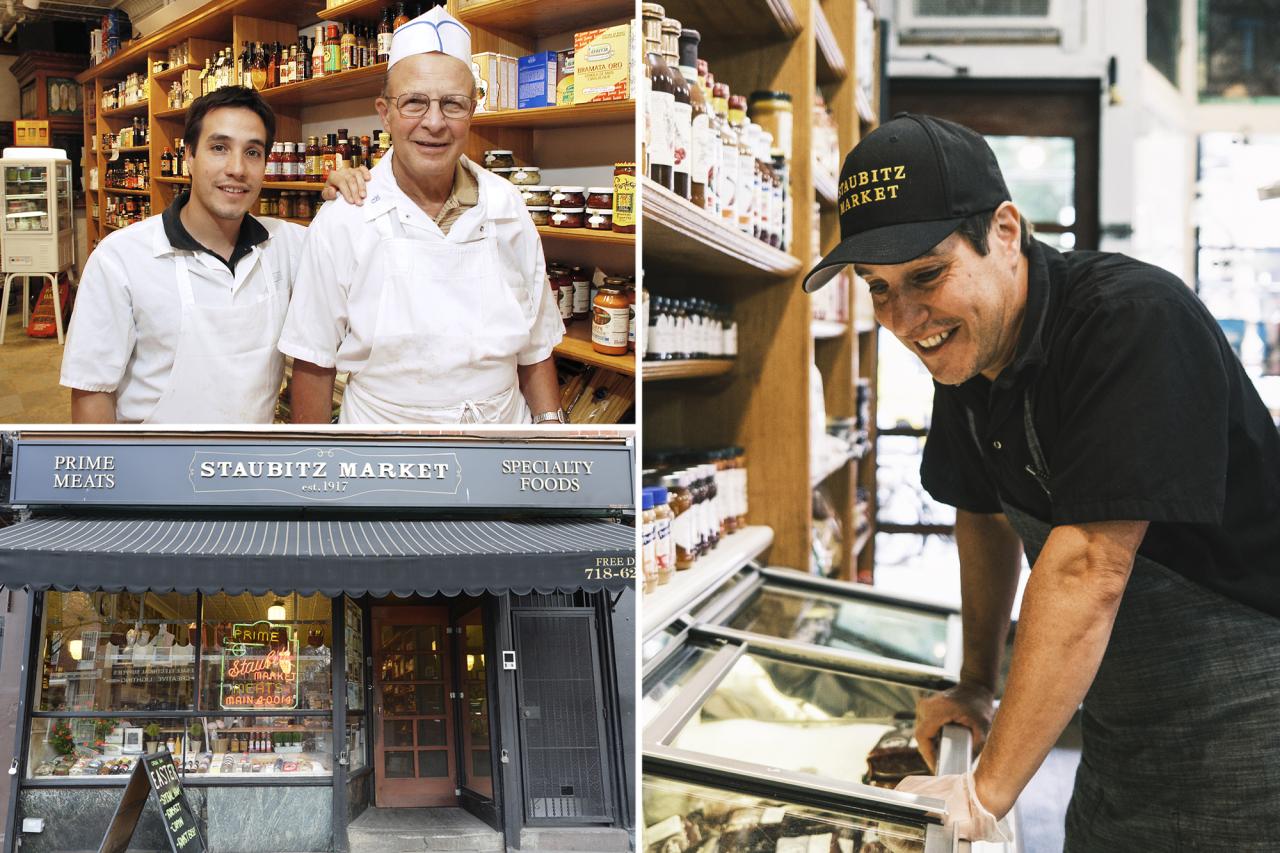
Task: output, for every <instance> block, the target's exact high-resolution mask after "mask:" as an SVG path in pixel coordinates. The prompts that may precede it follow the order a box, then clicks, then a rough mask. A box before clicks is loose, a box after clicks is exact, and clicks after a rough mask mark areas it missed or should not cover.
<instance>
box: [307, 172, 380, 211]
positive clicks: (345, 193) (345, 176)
mask: <svg viewBox="0 0 1280 853" xmlns="http://www.w3.org/2000/svg"><path fill="white" fill-rule="evenodd" d="M371 180H373V175H372V173H370V171H369V170H368V169H366V168H365V167H364V166H357V167H356V168H354V169H334V170H333V171H332V172H330V173H329V178H328V180H326V181H325V182H324V189H323V190H321V191H320V197H321V198H322V199H324V200H325V201H333V200H334V199H335V198H337V197H338V196H339V195H341V196H342V198H343V199H344V200H345V201H347V203H349V204H354V205H355V206H356V207H360V206H361V205H363V204H364V197H365V195H366V194H367V193H366V190H365V185H366V184H368V183H369V181H371Z"/></svg>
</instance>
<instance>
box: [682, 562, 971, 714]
mask: <svg viewBox="0 0 1280 853" xmlns="http://www.w3.org/2000/svg"><path fill="white" fill-rule="evenodd" d="M697 621H698V622H699V623H700V624H701V625H703V626H704V627H707V628H708V629H710V630H713V631H714V632H715V633H716V634H717V635H718V636H722V637H726V638H729V637H736V638H742V639H751V640H752V641H753V642H754V643H755V644H756V645H759V646H769V647H771V648H773V649H775V650H777V651H779V652H785V651H788V650H796V649H797V648H798V647H803V649H804V650H805V652H806V654H807V655H808V656H809V657H810V658H811V659H823V660H829V661H833V662H837V663H839V662H844V663H847V664H849V665H852V666H855V667H860V668H862V669H864V670H867V669H869V670H872V671H875V670H882V671H885V672H888V673H892V674H893V675H894V677H897V678H901V677H903V676H907V677H909V678H910V679H911V680H912V681H914V682H916V683H919V684H922V685H925V686H929V687H934V688H938V689H940V688H943V687H948V686H950V685H951V684H954V683H955V682H956V681H958V680H959V676H960V664H961V660H962V657H963V651H964V650H963V644H962V641H961V630H962V626H961V620H960V613H959V611H958V610H955V609H952V608H949V607H946V606H943V605H939V604H935V603H931V602H925V601H915V600H910V599H906V598H903V597H900V596H893V595H888V594H886V593H883V592H880V591H878V590H875V589H872V588H871V587H868V586H865V585H861V584H850V583H843V582H841V581H833V580H828V579H826V578H817V577H813V576H812V575H807V574H804V573H801V572H796V571H790V570H785V569H773V568H766V569H758V568H754V567H747V568H745V569H743V570H742V571H741V572H739V573H738V574H737V575H735V576H734V577H733V578H732V579H730V582H726V583H725V584H724V585H723V586H722V587H721V588H720V591H719V592H718V593H717V595H716V597H715V598H713V599H711V600H709V601H708V602H707V603H706V604H705V605H704V606H702V608H701V609H700V610H699V612H698V614H697ZM815 656H816V657H815Z"/></svg>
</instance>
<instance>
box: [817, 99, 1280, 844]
mask: <svg viewBox="0 0 1280 853" xmlns="http://www.w3.org/2000/svg"><path fill="white" fill-rule="evenodd" d="M840 188H841V193H840V211H841V217H840V227H841V243H840V245H839V246H838V247H837V248H836V249H834V250H833V251H832V252H831V253H830V254H829V255H828V256H827V257H826V258H824V259H823V260H822V261H821V263H820V264H819V265H818V267H817V268H816V269H815V270H814V271H813V272H812V273H810V275H809V277H808V278H807V280H806V282H805V286H806V289H808V290H813V289H816V288H817V287H821V286H822V284H824V283H825V282H826V281H827V280H829V279H830V277H831V276H832V275H833V274H834V273H835V272H836V271H838V270H839V269H840V268H841V267H843V266H845V265H847V264H853V265H854V268H855V270H856V271H857V273H858V274H859V275H860V276H861V277H862V278H864V279H865V280H866V282H867V286H868V287H869V288H870V291H871V296H872V300H873V302H874V305H875V312H876V318H877V320H879V322H880V323H881V324H882V325H883V326H884V327H885V329H887V330H888V331H890V332H892V333H893V334H894V335H895V336H896V337H897V338H898V339H899V340H900V341H902V343H903V344H904V345H906V346H907V347H908V348H909V349H910V350H911V351H912V352H913V353H915V354H916V355H917V357H919V358H920V359H921V361H922V362H923V363H924V364H925V366H926V367H927V368H928V370H929V372H930V373H931V374H932V376H933V378H934V389H935V390H934V409H933V417H932V421H931V425H930V432H929V439H928V441H927V443H926V445H925V451H924V461H923V464H922V465H921V478H922V481H923V483H924V486H925V488H926V489H928V490H929V492H930V494H931V495H933V497H934V498H935V499H937V500H939V501H942V502H944V503H948V504H951V505H953V506H955V507H956V508H957V513H956V544H957V547H958V551H959V556H960V573H961V590H962V607H963V612H964V614H963V615H964V625H965V638H964V640H965V643H964V648H965V660H964V665H963V668H962V670H961V683H960V684H959V686H957V687H955V688H953V689H951V690H948V691H944V692H943V693H940V694H937V695H935V696H932V697H930V698H928V699H925V700H924V701H922V702H921V703H920V705H919V707H918V709H917V714H918V719H917V730H916V733H917V737H918V739H919V741H920V744H921V751H922V752H923V753H924V755H925V757H926V759H929V760H930V761H932V759H933V758H934V749H933V746H932V744H931V739H932V738H933V736H934V735H936V734H937V732H938V731H939V730H940V729H941V727H942V726H943V725H944V724H946V723H953V722H954V723H958V724H961V725H965V726H967V727H969V728H970V729H971V730H972V731H973V732H974V737H975V743H977V744H979V746H982V744H983V741H984V740H985V746H984V747H982V749H983V752H982V757H981V759H980V761H979V762H978V765H977V769H976V771H974V772H973V773H972V774H969V775H967V776H943V777H938V778H936V779H935V778H929V777H914V778H909V779H907V780H905V781H904V782H903V783H902V785H901V786H900V788H901V789H902V790H907V791H910V792H913V793H917V794H923V795H927V796H933V797H938V798H941V799H944V800H946V801H947V804H948V812H949V820H950V821H952V822H953V823H955V824H956V825H957V826H958V827H959V830H960V833H961V835H962V837H965V838H969V839H972V840H992V841H994V840H1001V839H1002V838H1004V837H1005V833H1006V827H1005V826H1004V825H1003V821H1002V820H1000V819H1002V818H1003V817H1004V816H1005V815H1006V814H1007V813H1008V812H1009V811H1010V809H1012V807H1013V805H1014V803H1015V801H1016V800H1017V798H1018V795H1019V793H1021V791H1022V789H1023V788H1024V786H1025V785H1026V784H1027V782H1028V781H1029V780H1030V779H1031V777H1032V775H1033V774H1034V773H1035V772H1036V770H1037V768H1038V767H1039V766H1040V763H1041V762H1042V761H1043V760H1044V758H1045V756H1046V755H1047V754H1048V752H1049V750H1050V749H1051V748H1052V747H1053V745H1054V743H1055V742H1056V741H1057V739H1058V736H1059V735H1060V734H1061V732H1062V730H1063V728H1064V727H1065V726H1066V724H1067V722H1068V721H1069V720H1070V719H1071V717H1072V715H1073V714H1074V713H1075V712H1076V710H1077V708H1079V709H1080V713H1081V720H1082V731H1083V748H1082V753H1081V763H1080V767H1079V770H1078V772H1077V775H1076V784H1075V791H1074V794H1073V796H1072V799H1071V804H1070V807H1069V809H1068V812H1067V827H1066V850H1067V851H1068V853H1083V852H1084V851H1088V853H1114V852H1115V851H1122V850H1123V851H1128V850H1143V851H1174V850H1258V851H1261V850H1280V823H1277V822H1276V820H1275V810H1276V804H1277V803H1280V725H1277V722H1278V721H1280V583H1277V572H1280V524H1277V518H1280V435H1277V432H1276V427H1275V424H1274V423H1273V422H1272V421H1271V418H1270V415H1269V413H1268V412H1267V410H1266V407H1265V406H1264V405H1263V403H1262V401H1261V399H1260V398H1259V397H1258V394H1257V392H1256V391H1255V390H1254V387H1253V384H1252V383H1251V381H1250V380H1249V378H1248V376H1247V375H1246V374H1245V372H1244V370H1243V368H1242V367H1241V365H1240V362H1239V360H1238V359H1237V358H1236V357H1235V355H1234V354H1233V353H1232V351H1231V349H1230V346H1229V345H1228V343H1227V341H1226V338H1225V337H1224V335H1223V334H1222V331H1221V329H1220V328H1219V326H1218V324H1217V323H1216V322H1215V321H1214V319H1213V317H1212V316H1211V315H1210V314H1209V312H1208V311H1207V310H1206V309H1205V308H1204V306H1203V305H1202V304H1201V303H1200V302H1199V300H1198V299H1197V298H1196V296H1195V295H1194V293H1193V292H1192V291H1191V289H1190V288H1188V287H1186V286H1185V285H1184V284H1183V283H1182V282H1180V281H1178V280H1177V279H1176V278H1175V277H1174V276H1172V275H1170V274H1169V273H1167V272H1165V271H1163V270H1161V269H1158V268H1156V267H1153V266H1150V265H1148V264H1144V263H1141V262H1139V261H1135V260H1133V259H1132V258H1127V257H1125V256H1123V255H1118V254H1108V253H1102V252H1072V253H1068V254H1066V255H1064V254H1060V253H1059V252H1057V251H1055V250H1053V249H1052V248H1050V247H1048V246H1046V245H1044V244H1043V243H1040V242H1038V241H1035V240H1033V239H1030V237H1029V235H1027V233H1026V224H1025V222H1023V221H1022V219H1021V217H1020V216H1019V214H1018V211H1017V208H1015V207H1014V205H1013V204H1012V203H1011V202H1010V200H1009V192H1008V190H1007V188H1006V187H1005V183H1004V178H1003V176H1002V175H1001V173H1000V169H999V166H998V165H997V164H996V160H995V156H994V154H992V152H991V149H990V147H988V145H987V144H986V142H985V140H983V138H982V137H981V136H979V135H978V134H976V133H974V132H973V131H972V130H969V129H968V128H964V127H961V126H960V125H956V124H953V123H951V122H946V121H942V120H939V119H934V118H931V117H928V116H916V115H908V114H903V115H900V116H897V117H895V118H894V119H893V120H892V121H890V122H886V123H885V124H884V125H883V126H882V127H880V128H879V129H877V130H876V131H875V132H873V133H871V134H869V135H868V136H867V137H866V138H865V139H864V140H863V141H862V142H861V143H859V145H858V146H857V147H856V148H855V149H854V150H853V151H852V152H851V153H850V154H849V156H848V158H847V159H846V160H845V164H844V171H843V172H842V174H841V182H840ZM1024 550H1025V552H1026V555H1027V558H1028V560H1029V561H1030V562H1031V566H1032V571H1031V577H1030V580H1029V581H1028V583H1027V587H1026V591H1025V593H1024V596H1023V604H1022V611H1021V615H1020V618H1019V622H1018V636H1017V641H1016V642H1015V644H1014V650H1013V658H1012V661H1011V668H1010V672H1009V678H1008V682H1007V684H1006V687H1005V692H1004V696H1003V699H1002V700H1001V702H1000V706H999V710H998V711H994V696H993V692H994V690H995V687H996V677H997V673H998V672H999V666H1000V657H1001V654H1002V652H1003V647H1004V641H1005V637H1006V634H1007V631H1008V628H1009V618H1010V608H1011V606H1012V603H1013V598H1014V591H1015V589H1016V585H1017V580H1018V575H1019V571H1020V566H1021V555H1022V552H1023V551H1024ZM993 712H994V722H993V721H992V715H993ZM988 729H989V730H990V731H989V734H988Z"/></svg>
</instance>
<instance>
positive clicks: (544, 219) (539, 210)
mask: <svg viewBox="0 0 1280 853" xmlns="http://www.w3.org/2000/svg"><path fill="white" fill-rule="evenodd" d="M525 210H527V211H529V215H530V216H531V217H533V224H534V225H550V224H551V208H549V207H542V206H539V207H526V208H525Z"/></svg>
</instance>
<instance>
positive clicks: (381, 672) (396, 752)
mask: <svg viewBox="0 0 1280 853" xmlns="http://www.w3.org/2000/svg"><path fill="white" fill-rule="evenodd" d="M448 624H449V611H448V608H445V607H375V608H373V654H374V661H373V671H374V731H375V742H374V743H375V746H374V777H375V798H376V800H377V805H379V806H382V807H422V806H453V805H457V802H458V798H457V795H456V794H455V793H454V792H455V790H456V785H455V780H456V779H457V770H456V766H455V764H456V762H455V760H454V734H453V733H454V721H453V714H452V707H453V703H452V702H450V701H449V700H448V695H449V690H450V686H451V678H450V675H451V674H450V671H449V670H450V648H449V634H448V633H447V631H446V628H447V626H448Z"/></svg>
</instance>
